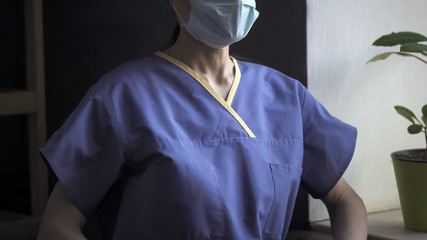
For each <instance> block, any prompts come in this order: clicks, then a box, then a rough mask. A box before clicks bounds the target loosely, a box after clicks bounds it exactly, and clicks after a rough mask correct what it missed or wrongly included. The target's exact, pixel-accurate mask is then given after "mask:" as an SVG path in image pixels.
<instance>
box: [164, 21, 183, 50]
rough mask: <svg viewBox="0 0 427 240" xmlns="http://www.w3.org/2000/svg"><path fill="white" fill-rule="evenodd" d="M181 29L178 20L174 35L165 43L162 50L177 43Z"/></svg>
mask: <svg viewBox="0 0 427 240" xmlns="http://www.w3.org/2000/svg"><path fill="white" fill-rule="evenodd" d="M180 31H181V29H180V27H179V24H178V22H177V24H176V27H175V30H174V31H173V33H172V36H171V37H170V38H169V41H168V42H167V43H166V44H165V46H164V47H163V48H162V50H166V49H168V48H170V47H171V46H172V45H174V44H175V43H176V40H177V39H178V36H179V32H180Z"/></svg>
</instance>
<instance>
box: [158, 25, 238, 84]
mask: <svg viewBox="0 0 427 240" xmlns="http://www.w3.org/2000/svg"><path fill="white" fill-rule="evenodd" d="M165 52H166V53H168V54H170V55H171V56H173V57H174V58H176V59H178V60H180V61H181V62H183V63H185V64H187V65H188V66H189V67H190V68H192V69H193V70H194V71H196V72H197V73H199V74H200V75H201V76H202V77H203V78H204V79H205V80H206V81H208V82H209V84H211V85H218V86H222V85H230V86H231V83H232V81H233V79H234V64H233V62H232V61H231V60H230V56H229V47H225V48H222V49H215V48H211V47H209V46H207V45H205V44H203V43H201V42H199V41H197V40H195V39H194V38H193V37H192V36H191V35H190V34H189V33H188V32H187V31H186V30H185V29H184V28H181V31H180V34H179V36H178V39H177V41H176V43H175V44H174V45H173V46H172V47H170V48H169V49H167V50H166V51H165Z"/></svg>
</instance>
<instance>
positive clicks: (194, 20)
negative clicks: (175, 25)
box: [177, 0, 259, 49]
mask: <svg viewBox="0 0 427 240" xmlns="http://www.w3.org/2000/svg"><path fill="white" fill-rule="evenodd" d="M190 4H191V12H190V18H189V20H188V22H187V23H185V22H184V21H182V18H181V17H180V15H179V13H177V15H178V17H179V18H180V20H181V22H182V26H183V27H184V28H185V29H186V30H187V31H188V32H189V33H190V34H191V36H193V37H194V38H195V39H196V40H198V41H200V42H202V43H204V44H206V45H208V46H210V47H212V48H217V49H221V48H224V47H227V46H229V45H231V44H232V43H235V42H238V41H240V40H242V39H243V38H244V37H246V35H247V34H248V33H249V30H250V29H251V27H252V25H253V24H254V22H255V20H256V19H257V18H258V16H259V12H258V11H257V10H256V9H255V8H256V3H255V0H190Z"/></svg>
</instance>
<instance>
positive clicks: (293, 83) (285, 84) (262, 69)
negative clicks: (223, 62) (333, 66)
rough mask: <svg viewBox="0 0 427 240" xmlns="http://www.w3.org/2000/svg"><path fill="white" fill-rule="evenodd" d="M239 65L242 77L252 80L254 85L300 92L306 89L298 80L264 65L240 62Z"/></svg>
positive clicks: (245, 61)
mask: <svg viewBox="0 0 427 240" xmlns="http://www.w3.org/2000/svg"><path fill="white" fill-rule="evenodd" d="M238 65H239V68H240V71H241V73H242V76H244V77H246V79H248V80H250V79H251V80H252V81H253V84H269V85H272V86H273V87H281V88H295V89H296V90H298V91H301V90H304V89H305V87H304V85H303V84H302V83H301V82H300V81H298V80H297V79H295V78H293V77H291V76H289V75H287V74H285V73H283V72H280V71H278V70H276V69H274V68H272V67H269V66H266V65H264V64H261V63H258V62H252V61H247V60H238Z"/></svg>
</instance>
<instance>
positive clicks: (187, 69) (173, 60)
mask: <svg viewBox="0 0 427 240" xmlns="http://www.w3.org/2000/svg"><path fill="white" fill-rule="evenodd" d="M156 55H157V56H159V57H162V58H164V59H166V60H168V61H169V62H171V63H172V64H174V65H176V66H177V67H179V68H181V69H182V70H183V71H185V72H186V73H188V74H189V75H190V76H192V77H193V78H194V79H195V80H196V81H197V82H199V83H200V85H202V86H203V87H204V88H205V89H206V91H208V92H209V94H210V95H211V96H212V97H214V98H215V99H216V100H217V101H218V102H219V103H220V104H221V105H222V106H223V107H224V108H225V109H226V110H227V111H228V112H229V113H230V114H231V115H232V116H233V117H234V118H235V119H236V120H237V121H238V122H239V124H240V125H241V126H242V127H243V129H244V130H245V131H246V132H247V133H248V135H249V136H250V137H252V138H255V135H254V134H253V133H252V131H251V130H250V129H249V127H248V126H247V125H246V123H245V122H244V121H243V119H242V118H241V117H240V116H239V115H238V114H237V113H236V111H234V109H233V108H232V107H231V104H232V102H233V99H234V96H235V94H236V91H237V88H238V86H239V83H240V78H241V76H242V75H241V72H240V68H239V65H238V64H237V61H236V59H235V58H233V57H231V56H230V58H231V60H232V61H233V64H234V71H235V73H234V80H233V83H232V85H231V88H230V91H229V93H228V96H227V99H226V100H225V99H224V98H222V97H221V96H220V95H219V94H218V93H217V92H216V91H215V90H214V89H213V88H212V87H211V86H210V85H209V83H208V82H207V81H206V80H205V79H204V78H203V77H202V76H201V75H200V74H198V73H197V72H196V71H194V70H193V69H192V68H190V67H189V66H188V65H187V64H185V63H183V62H181V61H180V60H178V59H176V58H174V57H172V56H170V55H167V54H166V53H163V52H156Z"/></svg>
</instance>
